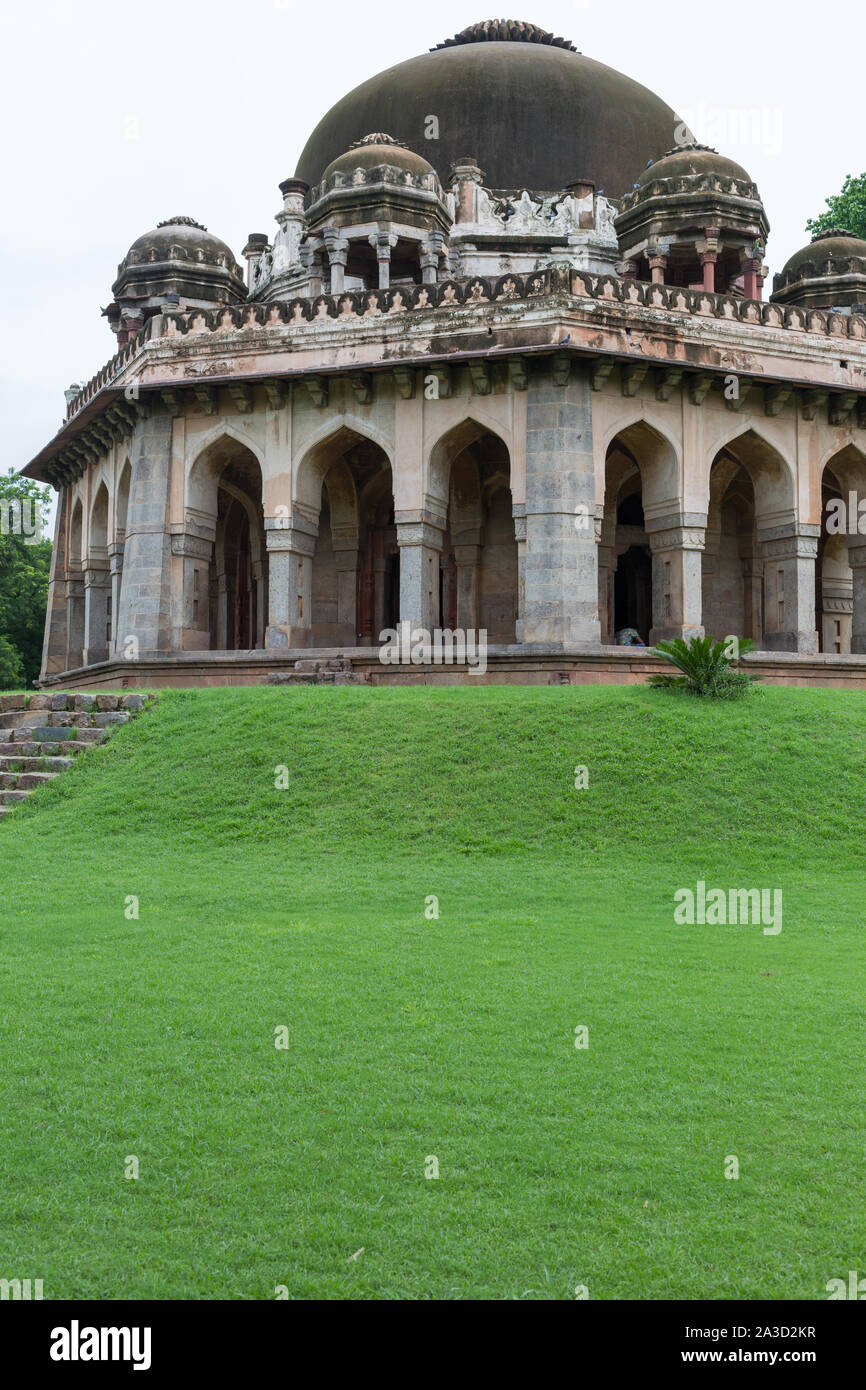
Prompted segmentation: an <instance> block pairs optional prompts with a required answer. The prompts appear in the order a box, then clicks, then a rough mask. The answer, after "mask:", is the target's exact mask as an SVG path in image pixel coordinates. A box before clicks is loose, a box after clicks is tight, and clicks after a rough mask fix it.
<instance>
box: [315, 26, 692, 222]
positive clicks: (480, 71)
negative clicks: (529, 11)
mask: <svg viewBox="0 0 866 1390" xmlns="http://www.w3.org/2000/svg"><path fill="white" fill-rule="evenodd" d="M503 34H505V35H507V37H504V38H503V37H502V35H503ZM431 116H435V117H436V118H437V120H438V123H439V139H438V140H431V139H428V138H427V136H426V133H425V132H426V131H427V130H428V129H429V121H430V117H431ZM677 123H678V122H677V117H676V116H675V115H674V113H673V111H672V110H671V108H670V107H669V106H667V105H666V104H665V102H663V101H662V100H661V99H660V98H659V97H657V96H655V95H654V94H653V93H652V92H650V91H648V89H647V88H646V87H642V86H641V85H640V83H638V82H633V81H632V79H631V78H630V77H624V76H623V74H622V73H620V72H616V71H615V70H614V69H613V68H609V67H606V66H605V65H604V64H603V63H596V62H594V61H593V59H592V58H585V57H583V55H582V54H580V53H577V52H575V51H574V50H573V49H572V48H571V47H570V46H568V45H567V43H566V41H565V40H563V39H555V38H554V36H553V35H552V34H545V33H544V32H543V31H542V30H540V29H537V28H535V26H534V25H531V24H514V23H512V22H511V21H491V22H488V23H487V24H483V25H474V26H473V27H472V28H471V29H467V30H464V31H463V33H462V34H458V35H457V36H456V37H455V38H454V39H451V40H447V41H446V43H445V45H443V46H442V47H439V48H437V49H434V50H433V51H432V52H430V53H425V54H423V55H422V56H421V57H419V58H410V59H409V61H408V62H405V63H398V64H397V66H396V67H393V68H388V69H387V70H386V71H385V72H380V73H379V75H378V76H377V77H371V78H370V79H369V81H367V82H363V83H362V84H361V86H360V87H356V88H355V90H354V91H352V92H349V94H348V96H345V97H343V99H342V101H338V102H337V104H336V106H334V107H332V108H331V110H330V111H329V112H328V114H327V115H326V116H325V117H323V119H322V120H321V121H320V122H319V124H318V125H317V126H316V129H315V130H314V131H313V133H312V135H311V136H310V138H309V140H308V141H307V143H306V145H305V147H304V151H303V154H302V155H301V158H300V160H299V162H298V168H297V177H298V178H299V179H304V180H305V181H306V182H307V183H310V184H314V183H317V182H318V181H319V179H320V178H321V176H322V172H323V170H324V169H325V167H326V166H327V165H328V164H330V163H331V161H332V160H334V159H337V158H338V156H340V155H341V154H343V153H344V152H345V151H346V150H347V149H348V148H349V146H350V145H352V144H353V143H354V142H355V141H357V140H362V139H363V138H364V136H365V135H367V133H368V132H369V131H371V130H387V131H390V132H391V134H392V135H394V136H396V138H397V139H398V140H402V141H405V142H406V144H408V145H409V146H410V147H411V148H412V149H414V150H416V151H418V152H419V153H421V154H423V155H424V157H425V158H426V159H428V160H429V161H430V163H431V164H432V165H433V167H434V168H435V169H436V171H437V173H438V174H439V177H440V178H441V179H442V181H443V183H447V182H449V181H450V171H451V164H452V163H453V162H454V161H455V160H457V159H460V158H464V157H466V156H467V155H469V156H472V157H474V158H475V159H477V161H478V163H479V164H480V166H481V168H482V170H483V171H484V175H485V180H484V181H485V183H486V184H487V186H488V187H491V188H532V189H537V190H539V191H545V192H556V191H557V190H559V189H560V188H563V187H564V186H565V185H566V184H567V183H570V182H572V180H575V179H588V180H591V181H592V182H594V183H595V185H596V187H597V188H601V189H603V190H604V192H605V193H606V194H608V195H609V196H611V197H621V196H622V195H623V194H624V193H627V192H629V191H630V190H631V188H632V185H633V184H634V182H635V181H636V179H637V177H638V174H639V173H640V171H641V170H642V169H643V168H644V166H645V165H646V163H647V161H648V160H650V159H658V158H659V156H660V155H662V154H663V153H664V152H665V150H669V149H670V148H671V146H672V145H673V144H674V143H675V135H674V131H675V129H676V126H677Z"/></svg>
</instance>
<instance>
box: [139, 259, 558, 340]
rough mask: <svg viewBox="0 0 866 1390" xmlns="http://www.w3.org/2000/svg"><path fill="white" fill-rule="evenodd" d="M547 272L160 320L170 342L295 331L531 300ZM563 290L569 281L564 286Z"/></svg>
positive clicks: (545, 284) (544, 285) (547, 285)
mask: <svg viewBox="0 0 866 1390" xmlns="http://www.w3.org/2000/svg"><path fill="white" fill-rule="evenodd" d="M551 274H552V272H551V271H550V270H537V271H533V272H531V273H530V274H528V275H517V274H508V275H500V276H499V277H498V278H497V279H495V280H494V279H489V278H487V277H486V276H483V275H474V276H471V277H470V278H469V279H467V280H445V281H443V282H442V283H441V284H438V285H412V286H400V285H396V286H394V287H393V288H392V289H388V290H378V289H377V290H345V291H344V292H343V293H342V294H320V295H317V296H316V297H315V298H314V299H289V300H285V301H283V300H273V301H271V302H268V303H264V304H256V303H252V304H239V305H231V306H229V305H225V306H223V307H221V308H218V309H212V310H207V309H193V310H191V311H190V312H189V313H186V314H180V313H173V312H171V313H166V314H164V315H163V330H162V331H163V334H164V335H165V336H166V337H169V338H172V337H177V336H184V337H187V336H189V337H192V336H195V335H196V334H199V333H234V332H238V331H243V330H244V329H253V330H260V329H263V328H264V329H268V328H294V327H299V328H303V327H313V326H316V325H318V326H320V327H321V326H322V325H325V324H327V325H332V326H333V325H340V324H346V323H355V324H357V323H361V322H370V321H372V320H376V319H388V318H394V317H395V316H396V315H399V314H404V313H410V312H418V311H425V310H430V309H439V310H442V309H444V310H446V311H447V310H449V309H468V308H475V307H477V306H478V305H482V304H493V303H515V302H517V301H519V300H526V299H529V300H535V299H539V298H541V297H542V296H544V295H548V294H550V292H551ZM562 288H565V289H567V281H566V283H565V284H564V285H563V286H562Z"/></svg>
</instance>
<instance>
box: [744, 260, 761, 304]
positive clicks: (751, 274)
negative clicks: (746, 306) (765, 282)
mask: <svg viewBox="0 0 866 1390" xmlns="http://www.w3.org/2000/svg"><path fill="white" fill-rule="evenodd" d="M740 265H741V266H742V270H743V296H744V298H746V299H760V297H761V292H760V287H759V285H758V278H759V276H760V275H761V270H762V266H761V258H760V256H745V255H741V256H740Z"/></svg>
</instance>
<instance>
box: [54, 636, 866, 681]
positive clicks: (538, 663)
mask: <svg viewBox="0 0 866 1390" xmlns="http://www.w3.org/2000/svg"><path fill="white" fill-rule="evenodd" d="M744 665H745V666H746V667H747V668H748V669H749V670H750V671H753V672H754V674H755V675H759V676H760V677H761V679H762V681H763V682H764V683H765V684H767V685H814V686H823V687H832V688H835V689H852V690H866V654H864V655H857V656H833V655H821V656H798V655H796V654H794V653H788V652H752V653H750V654H749V655H748V656H747V657H745V658H744ZM655 671H660V672H667V673H671V672H672V671H673V667H671V666H670V665H669V664H668V663H667V662H664V661H662V660H660V658H658V657H657V656H654V655H653V654H652V650H651V649H648V648H645V647H601V646H599V647H596V648H591V649H590V648H561V649H556V648H554V647H548V646H513V647H490V648H489V649H488V653H487V670H486V671H485V672H484V673H483V674H477V673H474V672H473V670H472V668H470V667H468V666H467V665H465V664H462V665H434V664H432V663H428V664H424V665H420V666H415V665H410V664H406V665H398V666H394V665H384V664H383V663H382V662H381V661H380V660H379V649H378V648H377V647H350V648H339V649H338V648H322V649H317V650H310V649H303V648H297V649H284V650H282V651H247V652H238V651H229V652H176V653H166V654H165V655H157V656H152V657H142V658H140V659H139V660H138V661H134V662H131V661H122V660H115V661H106V662H102V663H100V664H98V665H94V666H88V667H86V668H81V669H79V670H77V671H66V672H63V673H62V674H60V675H57V676H52V677H49V678H47V679H45V680H43V681H42V682H40V686H41V688H42V689H44V690H52V689H58V688H59V687H61V686H62V687H63V688H64V689H69V690H133V689H150V690H155V689H160V688H162V687H171V686H178V687H179V686H192V687H195V686H207V685H221V686H225V685H267V684H273V685H278V684H308V685H314V684H332V683H333V684H337V685H375V686H380V685H632V684H635V683H638V682H641V681H644V680H646V678H647V676H648V675H650V674H651V673H652V672H655Z"/></svg>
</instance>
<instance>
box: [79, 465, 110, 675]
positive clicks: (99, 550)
mask: <svg viewBox="0 0 866 1390" xmlns="http://www.w3.org/2000/svg"><path fill="white" fill-rule="evenodd" d="M84 606H85V618H84V627H85V643H84V645H85V652H84V664H85V665H87V666H90V665H92V664H93V662H95V661H105V660H106V658H107V657H108V653H109V650H110V648H111V577H110V575H109V570H108V488H107V487H106V485H105V483H104V482H101V483H100V484H99V487H98V488H97V490H96V496H95V498H94V499H93V506H92V507H91V509H90V525H89V527H88V534H87V564H86V565H85V567H84Z"/></svg>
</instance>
